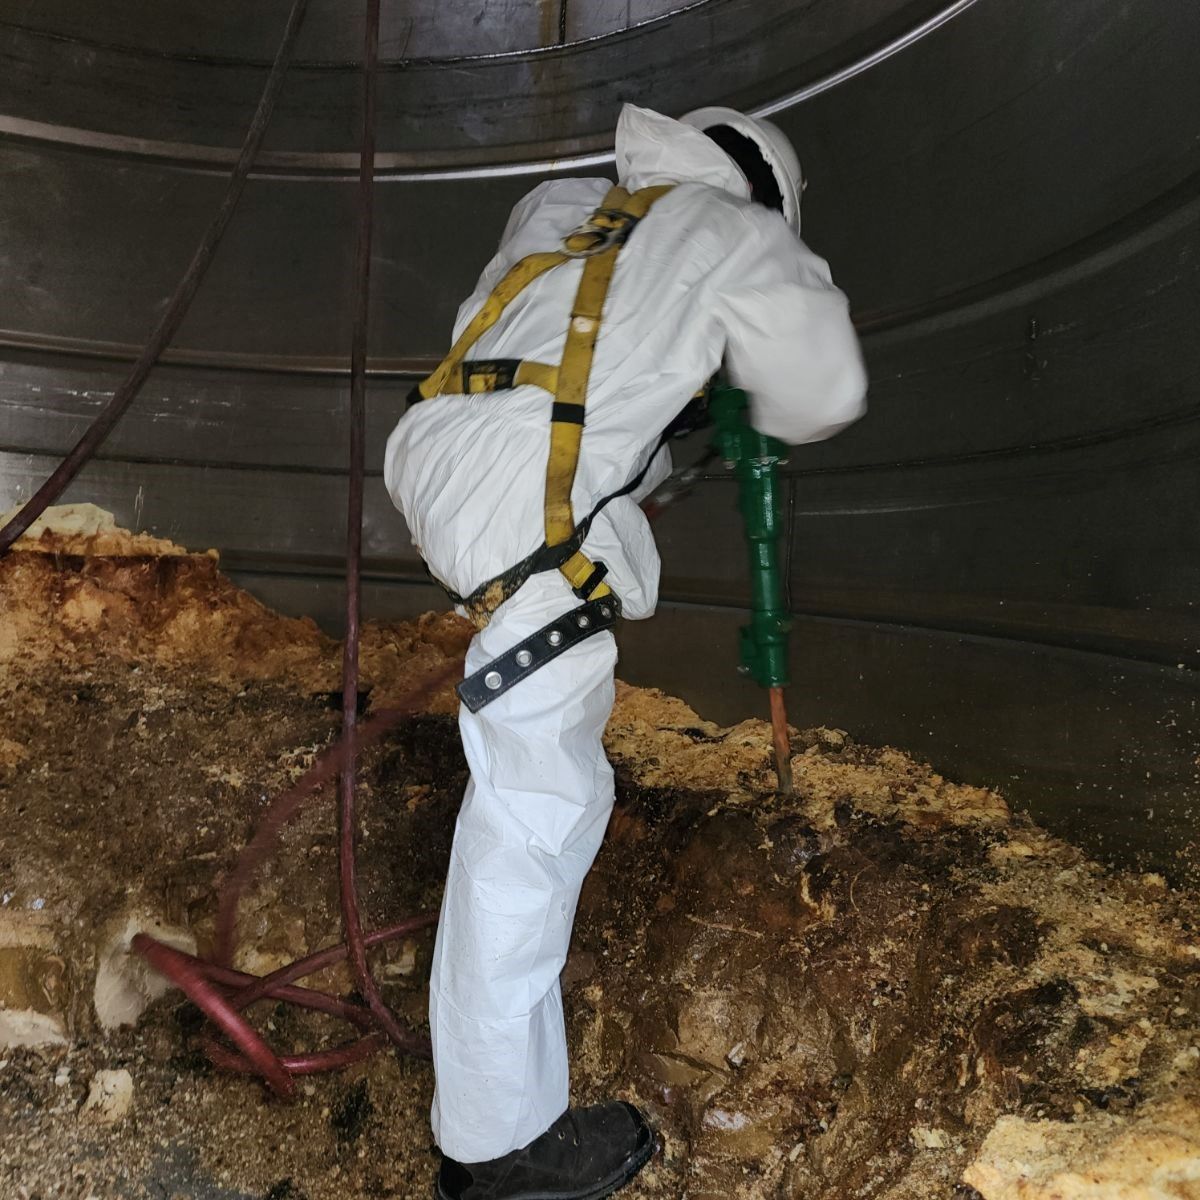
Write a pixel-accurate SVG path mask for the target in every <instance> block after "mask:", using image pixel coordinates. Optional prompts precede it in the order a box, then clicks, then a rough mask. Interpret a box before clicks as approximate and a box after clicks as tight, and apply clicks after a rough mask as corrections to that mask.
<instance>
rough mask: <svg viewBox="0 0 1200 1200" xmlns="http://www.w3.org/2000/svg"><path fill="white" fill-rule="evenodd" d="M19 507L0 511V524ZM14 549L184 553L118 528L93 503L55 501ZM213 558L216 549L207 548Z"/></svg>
mask: <svg viewBox="0 0 1200 1200" xmlns="http://www.w3.org/2000/svg"><path fill="white" fill-rule="evenodd" d="M19 511H20V508H19V507H18V508H13V509H10V510H9V511H8V512H6V513H4V514H0V528H3V526H4V525H5V524H6V523H7V522H8V520H9V518H11V517H14V516H16V514H17V513H18V512H19ZM15 548H16V549H17V550H36V551H39V552H41V553H42V554H82V555H88V556H90V555H101V554H104V555H109V556H113V557H121V558H128V557H131V556H141V555H147V554H149V555H154V556H156V557H159V558H161V557H163V556H165V555H171V554H187V553H188V551H187V550H186V549H184V547H183V546H179V545H176V544H175V543H174V542H172V541H169V540H168V539H167V538H160V537H155V536H154V535H153V534H150V533H131V532H130V531H129V530H128V529H122V528H121V527H120V526H119V525H118V524H117V522H116V518H115V517H114V516H113V515H112V513H110V512H105V511H104V509H102V508H98V507H97V506H96V505H95V504H58V505H54V506H52V507H50V508H48V509H46V511H45V512H44V513H42V515H41V516H40V517H38V519H37V520H36V521H34V523H33V524H32V525H31V526H30V527H29V528H28V529H27V530H26V531H25V532H24V533H23V534H22V535H21V537H20V538H18V540H17V543H16V546H15ZM207 553H208V555H209V556H211V557H213V558H215V557H216V556H217V552H216V551H215V550H209V551H208V552H207Z"/></svg>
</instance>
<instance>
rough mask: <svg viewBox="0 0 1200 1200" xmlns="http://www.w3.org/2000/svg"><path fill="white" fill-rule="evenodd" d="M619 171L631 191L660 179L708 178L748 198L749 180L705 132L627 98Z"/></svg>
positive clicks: (621, 126) (693, 180)
mask: <svg viewBox="0 0 1200 1200" xmlns="http://www.w3.org/2000/svg"><path fill="white" fill-rule="evenodd" d="M616 160H617V176H618V179H619V180H620V183H621V186H622V187H626V188H628V189H629V190H630V191H637V190H638V189H639V188H644V187H653V186H655V185H656V184H662V183H707V184H708V185H709V186H710V187H717V188H722V189H723V190H724V191H727V192H732V193H733V195H735V196H738V197H739V198H740V199H742V200H749V199H750V185H749V184H748V183H747V182H746V177H745V176H744V175H743V174H742V173H741V171H739V170H738V168H737V166H736V165H735V164H734V162H733V160H732V159H731V158H730V157H729V155H728V154H726V153H725V151H724V150H722V149H721V147H720V146H718V145H717V144H716V142H714V141H713V140H712V139H711V138H710V137H709V136H708V135H707V134H705V133H702V132H701V131H700V130H699V129H696V128H695V127H694V126H691V125H685V124H684V123H683V122H682V121H675V120H672V118H670V117H664V116H663V115H662V113H656V112H653V111H652V110H651V109H648V108H638V107H637V105H636V104H626V105H625V106H624V107H623V108H622V109H621V116H620V118H619V119H618V121H617V144H616Z"/></svg>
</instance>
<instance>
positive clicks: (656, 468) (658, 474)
mask: <svg viewBox="0 0 1200 1200" xmlns="http://www.w3.org/2000/svg"><path fill="white" fill-rule="evenodd" d="M670 474H671V447H670V446H668V445H667V443H666V442H663V444H662V445H661V446H659V447H658V449H657V450H655V451H654V453H653V455H652V456H651V458H650V462H649V463H648V464H647V466H646V474H645V475H643V476H642V481H641V483H639V484H638V485H637V487H635V488H634V489H633V491H632V492H630V493H629V494H630V496H631V497H632V498H633V501H634V503H635V504H641V502H642V501H643V500H645V499H646V498H647V497H648V496H649V495H650V494H651V493H652V492H653V491H654V489H655V488H657V487H659V486H661V485H662V484H663V483H665V482H666V480H667V478H668V477H669V476H670Z"/></svg>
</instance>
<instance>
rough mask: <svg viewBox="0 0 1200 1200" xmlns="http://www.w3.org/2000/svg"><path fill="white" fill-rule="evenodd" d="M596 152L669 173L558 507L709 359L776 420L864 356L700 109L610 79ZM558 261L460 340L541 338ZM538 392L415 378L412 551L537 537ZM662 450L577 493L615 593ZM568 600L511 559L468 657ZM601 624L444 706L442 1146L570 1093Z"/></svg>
mask: <svg viewBox="0 0 1200 1200" xmlns="http://www.w3.org/2000/svg"><path fill="white" fill-rule="evenodd" d="M616 163H617V169H618V172H619V177H620V182H621V184H622V185H623V186H624V187H626V188H627V189H629V190H630V191H631V192H632V191H636V190H638V189H640V188H644V187H649V186H651V185H655V184H664V183H665V184H675V185H677V186H675V187H674V188H673V190H672V191H670V192H669V193H667V194H666V195H665V196H664V197H663V198H662V199H660V200H659V201H658V202H657V203H656V204H655V206H654V207H653V208H652V209H651V211H650V213H649V215H648V216H647V217H646V218H645V219H644V220H643V221H642V222H641V223H640V224H639V225H638V227H637V229H636V230H635V231H634V233H633V235H632V237H631V238H630V240H629V242H628V244H627V245H626V246H625V248H624V249H623V250H622V251H621V253H620V255H619V256H618V259H617V265H616V270H615V274H614V277H613V281H612V286H611V289H610V291H609V294H608V299H607V302H606V305H605V309H604V317H603V320H602V323H601V330H600V336H599V341H598V343H597V346H596V353H595V359H594V362H593V365H592V372H591V380H590V386H589V389H588V399H587V422H586V425H585V428H584V434H583V444H582V449H581V453H580V459H579V465H578V470H577V473H576V478H575V484H574V491H573V494H572V500H573V504H574V510H575V516H576V519H577V520H579V519H581V518H582V517H583V516H584V515H586V514H587V513H589V512H590V511H591V510H592V508H593V507H594V505H595V504H596V502H597V501H598V500H599V499H600V498H602V497H603V496H605V495H607V494H608V493H610V492H612V491H615V490H617V489H618V488H620V487H621V486H623V485H624V484H626V483H627V482H629V480H631V479H632V478H633V477H634V476H635V475H636V474H637V472H638V471H639V470H641V468H642V467H643V466H644V465H645V464H646V462H647V460H648V459H649V458H650V457H651V455H652V454H653V453H654V447H655V445H656V444H657V443H658V440H659V436H660V435H661V433H662V431H663V430H664V429H665V427H666V426H667V425H668V424H669V423H670V422H671V420H672V419H673V418H674V417H675V416H676V414H677V413H678V412H679V411H680V410H681V409H682V408H683V406H684V405H685V404H686V403H687V402H688V400H689V399H690V398H691V397H692V395H693V394H694V393H695V392H696V391H697V390H698V389H699V388H700V387H701V386H702V385H703V384H704V382H705V381H706V380H707V379H708V378H709V377H710V376H711V375H712V373H713V372H714V371H715V370H716V369H717V367H718V366H719V365H720V364H721V361H722V359H724V361H725V364H726V368H727V371H728V374H729V376H730V378H731V380H732V382H734V383H735V384H736V385H737V386H739V387H742V388H744V389H745V390H746V391H747V392H748V393H749V395H750V398H751V418H752V420H753V423H754V425H755V426H756V427H757V428H758V429H759V430H761V431H762V432H763V433H767V434H770V435H773V436H774V437H777V438H781V439H783V440H784V441H787V442H790V443H793V444H798V443H802V442H812V441H818V440H820V439H822V438H827V437H830V436H831V435H833V434H834V433H837V432H838V431H839V430H840V429H842V428H844V427H845V426H846V425H848V424H849V423H850V422H852V421H854V420H855V419H856V418H857V417H859V416H860V415H861V414H862V412H863V410H864V394H865V390H866V377H865V373H864V370H863V366H862V360H861V356H860V354H859V349H858V342H857V339H856V337H855V334H854V330H853V328H852V326H851V323H850V319H849V315H848V309H847V302H846V298H845V296H844V295H843V294H842V293H841V292H840V291H839V290H838V289H837V288H836V287H835V286H834V285H833V283H832V281H831V279H830V275H829V268H828V267H827V265H826V264H825V262H824V261H823V260H822V259H820V258H818V257H817V256H816V255H815V254H813V253H812V252H811V251H810V250H809V249H808V248H807V247H806V246H805V245H804V244H803V243H802V242H801V241H800V240H799V239H798V238H797V237H796V235H795V234H794V233H793V232H792V230H791V229H790V228H789V227H788V225H787V223H786V222H785V221H784V220H783V218H782V217H781V216H779V214H777V213H775V212H772V211H770V210H768V209H766V208H764V207H762V206H760V205H755V204H751V203H750V201H749V195H750V189H749V185H748V184H747V182H746V179H745V177H744V176H743V175H742V173H741V172H740V171H739V169H738V168H737V167H736V166H735V165H734V163H733V161H732V159H730V158H729V157H728V156H727V155H726V154H725V152H724V151H722V150H721V149H720V148H719V147H718V146H717V145H716V144H715V143H714V142H712V141H711V140H710V139H709V138H708V137H707V136H706V135H705V134H703V133H702V132H700V131H699V130H697V129H695V128H692V127H691V126H688V125H685V124H682V123H680V122H678V121H674V120H671V119H670V118H668V117H664V116H661V115H659V114H658V113H654V112H650V111H648V110H646V109H641V108H636V107H634V106H632V105H626V106H625V108H624V109H623V111H622V113H621V117H620V121H619V123H618V126H617V135H616ZM610 186H611V183H610V181H608V180H605V179H562V180H554V181H551V182H548V183H543V184H541V185H540V186H539V187H537V188H535V189H534V190H533V191H532V192H530V194H529V195H528V196H526V197H525V198H524V199H523V200H521V201H520V203H518V205H517V206H516V208H515V209H514V210H513V213H512V216H511V218H510V219H509V222H508V226H507V228H506V229H505V231H504V236H503V239H502V240H501V243H500V249H499V251H498V252H497V254H496V256H495V258H493V260H492V261H491V262H490V263H489V264H488V266H487V268H486V269H485V270H484V272H483V275H482V276H481V277H480V280H479V283H478V285H477V286H476V289H475V291H474V293H473V294H472V295H471V296H470V298H469V299H467V300H466V301H465V302H464V304H463V305H462V307H461V308H460V310H459V313H458V320H457V322H456V325H455V329H454V337H455V338H457V337H458V336H459V334H460V333H461V331H462V329H463V328H464V326H465V325H466V323H467V322H468V321H469V320H470V318H471V317H472V316H473V314H474V313H475V312H476V310H477V309H478V308H479V307H480V305H481V304H482V303H483V301H484V300H485V299H486V298H487V296H488V295H489V294H490V292H491V290H492V288H493V287H494V286H495V284H496V283H497V282H498V281H499V279H500V278H501V276H502V275H503V274H504V273H505V272H506V271H507V270H508V268H509V267H510V266H512V265H513V264H514V263H515V262H517V261H518V260H519V259H521V258H523V257H524V256H525V255H527V254H531V253H534V252H536V251H546V250H555V249H558V248H559V245H560V243H561V241H562V239H563V238H564V237H565V236H566V235H567V234H569V233H570V232H571V231H572V230H573V229H575V228H576V227H577V226H578V225H580V224H581V223H582V222H583V221H584V220H585V219H586V218H587V217H588V216H589V215H590V214H591V213H592V212H593V211H594V210H595V209H596V208H597V207H598V206H599V205H600V204H601V203H602V201H603V200H604V197H605V194H606V193H607V191H608V189H609V187H610ZM581 270H582V264H581V263H580V262H571V263H567V264H564V265H563V266H560V267H558V268H556V269H555V270H553V271H550V272H548V273H547V274H545V275H543V276H541V277H540V278H539V279H537V280H536V281H535V282H534V283H533V284H531V285H530V286H529V287H528V288H527V289H526V290H525V291H524V292H522V293H521V295H520V296H519V297H518V298H517V299H516V300H515V301H514V302H513V303H512V304H510V305H509V307H508V309H507V310H506V312H505V313H504V315H503V317H502V318H501V320H500V321H499V323H498V324H497V325H495V326H494V327H493V328H492V329H491V330H490V331H489V332H488V333H486V334H485V335H484V336H483V337H482V338H481V339H480V341H479V343H478V344H477V345H476V346H475V348H474V349H473V350H472V351H471V355H470V357H473V358H524V359H529V360H532V361H536V362H546V363H556V362H558V361H559V360H560V358H561V355H562V349H563V343H564V340H565V335H566V328H567V322H568V320H569V314H570V310H571V305H572V301H573V300H574V296H575V291H576V288H577V286H578V283H579V276H580V273H581ZM550 404H551V398H550V396H549V395H548V394H547V393H546V392H544V391H542V390H541V389H539V388H535V387H531V386H522V387H518V388H515V389H512V390H509V391H502V392H497V393H492V394H483V395H471V396H437V397H434V398H433V399H431V400H428V401H426V402H425V403H423V404H419V405H416V406H415V407H413V408H412V409H411V410H410V411H409V412H408V413H406V414H405V416H404V417H403V419H402V420H401V421H400V422H399V424H398V425H397V426H396V428H395V430H394V432H393V433H392V435H391V437H390V438H389V440H388V445H387V455H386V463H385V480H386V483H387V487H388V491H389V493H390V494H391V496H392V499H393V501H394V502H395V504H396V505H397V507H398V508H399V509H400V510H401V511H402V512H403V513H404V516H405V518H406V520H407V522H408V525H409V528H410V530H411V531H412V534H413V538H414V541H415V542H416V543H417V545H418V546H419V547H420V551H421V553H422V555H423V557H424V558H425V561H426V562H427V564H428V565H429V568H430V570H431V571H432V573H433V574H434V575H435V576H436V577H437V578H438V579H440V580H441V581H442V582H443V583H445V584H447V585H449V587H451V588H452V589H453V590H454V591H456V592H457V593H458V594H459V595H463V596H466V595H469V594H470V593H471V592H472V591H474V590H475V588H477V587H478V586H479V585H480V584H481V583H483V582H485V581H487V580H489V579H491V578H493V577H494V576H496V575H498V574H500V573H501V572H502V571H505V570H507V569H508V568H509V567H511V566H513V565H514V564H515V563H517V562H518V561H520V560H521V559H523V558H524V557H525V556H526V555H528V554H530V553H531V552H532V551H534V550H535V549H536V548H537V547H538V546H539V545H540V544H541V542H542V538H543V535H544V527H543V511H542V505H543V497H544V492H545V475H546V460H547V456H548V447H549V434H550ZM669 471H670V461H669V457H668V455H667V453H666V451H665V450H664V451H662V452H660V453H659V454H658V456H657V457H656V458H655V461H654V462H653V463H652V464H651V469H650V471H649V473H648V474H647V476H646V478H645V479H644V480H643V482H642V484H641V485H640V487H639V488H638V489H637V490H636V491H635V492H634V493H633V494H632V495H629V496H625V497H622V498H621V499H618V500H615V501H613V502H612V503H611V504H609V505H608V507H607V508H605V509H604V510H603V512H602V513H601V514H600V515H599V516H598V517H597V519H596V521H595V522H594V524H593V525H592V528H591V530H590V532H589V534H588V538H587V540H586V542H585V543H584V546H583V550H584V553H585V554H587V556H588V557H589V558H590V559H591V560H592V561H593V562H596V561H601V562H604V563H606V564H607V566H608V568H609V573H608V576H607V582H608V583H609V585H610V586H611V587H612V589H613V591H614V592H615V593H616V594H617V596H618V597H619V598H620V600H621V603H622V608H623V613H624V615H625V616H626V617H630V618H635V619H636V618H641V617H648V616H650V615H651V614H652V613H653V611H654V607H655V604H656V602H657V598H658V575H659V559H658V553H657V550H656V549H655V545H654V540H653V538H652V536H651V533H650V527H649V524H648V523H647V520H646V517H645V515H644V514H643V513H642V511H641V509H640V508H639V501H640V500H641V499H643V498H644V497H645V496H646V495H647V494H649V492H650V491H651V490H653V488H654V487H656V486H657V485H658V484H659V483H660V482H661V481H662V480H663V479H664V478H665V477H666V475H667V474H668V473H669ZM579 603H580V601H579V600H578V599H577V598H576V597H575V596H574V594H573V593H572V592H571V590H570V588H569V587H568V585H567V583H566V582H565V580H564V579H563V578H562V577H561V576H560V575H559V574H558V572H547V573H544V574H540V575H535V576H533V577H532V578H531V579H530V580H529V581H528V582H526V583H525V584H524V586H523V587H521V589H520V590H519V591H518V592H517V593H516V595H514V596H513V597H511V598H510V599H509V600H508V601H506V602H505V603H504V604H503V605H501V606H500V608H499V609H497V610H496V612H495V614H494V615H493V617H492V619H491V622H490V624H489V625H488V626H487V628H486V629H484V630H483V631H482V632H480V633H479V634H477V635H476V637H475V639H474V640H473V642H472V643H471V646H470V649H469V652H468V655H467V663H466V670H467V673H468V674H470V673H471V672H473V671H475V670H477V669H478V668H479V667H481V666H482V665H483V664H484V663H486V662H489V661H491V660H492V659H494V658H495V657H497V656H498V655H499V654H501V653H503V652H504V651H506V650H508V649H510V648H511V647H512V646H513V645H515V644H516V643H517V642H519V641H521V640H522V639H523V638H525V637H527V636H528V635H529V634H531V633H533V632H534V631H535V630H537V629H539V628H541V627H542V626H543V625H545V624H546V623H547V622H548V621H550V620H552V619H554V618H555V617H558V616H560V615H561V614H562V613H564V612H566V611H567V610H568V609H570V608H573V607H575V606H576V605H577V604H579ZM615 662H616V648H615V644H614V641H613V637H612V635H611V633H602V634H599V635H596V636H594V637H592V638H591V639H589V640H587V641H585V642H583V643H581V644H580V645H578V646H576V647H575V648H574V649H572V650H570V651H568V652H567V653H565V654H563V655H562V656H561V657H560V658H558V659H556V660H554V661H553V662H551V663H550V664H548V665H547V666H544V667H542V668H541V669H540V670H538V671H537V672H536V673H535V674H533V675H532V676H530V677H529V678H527V679H525V680H524V681H522V682H521V683H519V684H517V685H516V686H515V687H514V688H513V689H512V690H510V691H508V692H506V693H505V694H503V695H501V696H500V697H499V698H498V699H496V700H494V701H492V703H490V704H489V705H487V706H486V707H484V708H483V709H481V711H480V712H478V713H471V712H468V711H467V709H466V708H465V707H464V708H463V709H462V711H461V713H460V716H459V726H460V729H461V732H462V740H463V747H464V749H465V751H466V758H467V763H468V765H469V767H470V771H471V779H470V783H469V784H468V786H467V791H466V796H465V798H464V800H463V805H462V809H461V811H460V813H459V816H458V823H457V826H456V829H455V835H454V845H453V850H452V852H451V860H450V868H449V874H448V876H447V880H446V891H445V898H444V900H443V904H442V913H441V923H440V925H439V928H438V937H437V944H436V947H435V950H434V958H433V970H432V978H431V981H430V1004H429V1010H430V1012H429V1015H430V1025H431V1028H432V1034H433V1054H434V1069H435V1075H436V1090H435V1094H434V1101H433V1112H432V1122H433V1131H434V1136H435V1137H436V1139H437V1141H438V1144H439V1145H440V1146H441V1148H442V1150H443V1152H444V1153H445V1154H447V1155H449V1156H450V1157H451V1158H453V1159H456V1160H458V1161H459V1162H465V1163H474V1162H482V1161H486V1160H489V1159H493V1158H498V1157H500V1156H501V1155H504V1154H507V1153H508V1152H509V1151H511V1150H514V1149H517V1148H520V1147H523V1146H525V1145H527V1144H528V1143H529V1142H531V1141H533V1140H534V1138H536V1137H538V1136H539V1135H540V1134H541V1133H543V1132H544V1131H545V1130H546V1129H547V1128H549V1126H550V1125H551V1124H552V1123H553V1122H554V1121H555V1120H556V1119H557V1118H558V1117H559V1116H560V1115H561V1114H562V1113H563V1112H564V1110H565V1109H566V1108H567V1106H568V1074H567V1049H566V1038H565V1032H564V1027H563V1017H562V1000H561V995H560V992H559V983H558V977H559V972H560V971H561V970H562V967H563V964H564V962H565V960H566V954H567V947H568V943H569V941H570V936H571V926H572V924H573V922H574V918H575V907H576V903H577V901H578V898H579V891H580V888H581V886H582V883H583V879H584V876H585V875H586V874H587V872H588V869H589V868H590V866H591V864H592V860H593V858H594V857H595V854H596V851H597V850H598V848H599V845H600V842H601V840H602V838H603V836H604V830H605V827H606V825H607V822H608V817H609V813H610V811H611V808H612V803H613V778H612V771H611V768H610V767H609V764H608V761H607V759H606V758H605V755H604V749H603V746H602V743H601V737H602V734H603V731H604V727H605V724H606V722H607V720H608V717H609V714H610V712H611V709H612V703H613V669H614V665H615Z"/></svg>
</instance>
